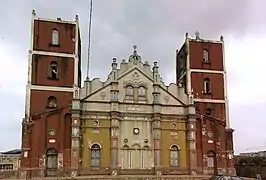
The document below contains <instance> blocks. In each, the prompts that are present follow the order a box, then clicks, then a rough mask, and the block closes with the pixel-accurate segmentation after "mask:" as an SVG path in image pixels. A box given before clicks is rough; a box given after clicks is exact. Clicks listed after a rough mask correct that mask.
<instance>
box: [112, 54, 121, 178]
mask: <svg viewBox="0 0 266 180" xmlns="http://www.w3.org/2000/svg"><path fill="white" fill-rule="evenodd" d="M110 95H111V107H110V113H111V114H110V115H111V126H110V129H111V139H110V141H111V142H110V145H111V147H110V149H111V164H110V169H111V175H113V176H115V175H117V172H118V150H119V148H118V140H119V139H118V137H119V123H118V120H119V113H118V111H119V109H118V98H119V90H118V81H117V62H116V58H113V63H112V72H111V90H110Z"/></svg>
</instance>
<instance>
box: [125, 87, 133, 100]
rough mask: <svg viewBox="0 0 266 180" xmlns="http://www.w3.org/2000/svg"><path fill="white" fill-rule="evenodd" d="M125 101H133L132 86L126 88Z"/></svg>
mask: <svg viewBox="0 0 266 180" xmlns="http://www.w3.org/2000/svg"><path fill="white" fill-rule="evenodd" d="M126 99H129V100H133V99H134V88H133V87H132V86H127V87H126Z"/></svg>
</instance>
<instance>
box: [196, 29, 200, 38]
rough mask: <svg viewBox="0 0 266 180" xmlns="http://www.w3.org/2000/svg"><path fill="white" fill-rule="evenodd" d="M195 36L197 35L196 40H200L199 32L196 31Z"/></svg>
mask: <svg viewBox="0 0 266 180" xmlns="http://www.w3.org/2000/svg"><path fill="white" fill-rule="evenodd" d="M195 35H196V40H199V39H200V33H199V31H196V32H195Z"/></svg>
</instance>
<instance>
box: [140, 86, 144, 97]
mask: <svg viewBox="0 0 266 180" xmlns="http://www.w3.org/2000/svg"><path fill="white" fill-rule="evenodd" d="M145 95H146V89H145V87H143V86H141V87H139V91H138V96H141V97H143V96H145Z"/></svg>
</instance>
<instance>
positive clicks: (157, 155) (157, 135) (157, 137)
mask: <svg viewBox="0 0 266 180" xmlns="http://www.w3.org/2000/svg"><path fill="white" fill-rule="evenodd" d="M152 123H153V143H154V144H153V147H154V166H155V174H156V175H161V174H162V172H161V115H160V114H154V116H153V122H152Z"/></svg>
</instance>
